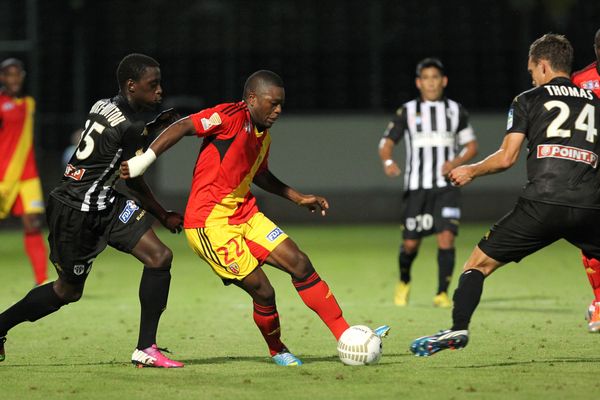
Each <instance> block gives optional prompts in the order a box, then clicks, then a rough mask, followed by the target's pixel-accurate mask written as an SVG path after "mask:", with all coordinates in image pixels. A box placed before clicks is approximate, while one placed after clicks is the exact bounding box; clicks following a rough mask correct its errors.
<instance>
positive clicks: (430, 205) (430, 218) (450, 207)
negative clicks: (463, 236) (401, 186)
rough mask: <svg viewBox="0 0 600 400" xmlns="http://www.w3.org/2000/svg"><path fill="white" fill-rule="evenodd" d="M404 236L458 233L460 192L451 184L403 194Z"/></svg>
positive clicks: (416, 236) (420, 236)
mask: <svg viewBox="0 0 600 400" xmlns="http://www.w3.org/2000/svg"><path fill="white" fill-rule="evenodd" d="M403 201H404V212H403V219H402V224H403V231H402V237H403V238H404V239H419V238H422V237H424V236H429V235H431V234H433V233H440V232H442V231H451V232H452V233H454V234H455V235H457V234H458V224H459V222H460V191H459V189H458V188H456V187H453V186H450V187H447V188H440V189H422V190H410V191H407V192H405V193H404V198H403Z"/></svg>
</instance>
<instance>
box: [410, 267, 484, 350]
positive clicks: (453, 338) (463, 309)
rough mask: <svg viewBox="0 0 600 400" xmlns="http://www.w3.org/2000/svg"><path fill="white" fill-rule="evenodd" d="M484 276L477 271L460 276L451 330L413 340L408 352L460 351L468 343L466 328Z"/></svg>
mask: <svg viewBox="0 0 600 400" xmlns="http://www.w3.org/2000/svg"><path fill="white" fill-rule="evenodd" d="M484 278H485V277H484V275H483V273H482V272H481V271H479V270H477V269H468V270H466V271H465V272H463V274H462V275H461V276H460V279H459V283H458V288H457V289H456V291H455V292H454V309H453V310H452V320H453V325H452V328H451V329H448V330H443V331H440V332H438V333H436V334H433V335H429V336H422V337H420V338H417V339H415V340H414V341H413V342H412V344H411V346H410V351H412V352H413V354H414V355H416V356H420V357H424V356H431V355H433V354H435V353H437V352H439V351H441V350H445V349H451V350H455V349H462V348H463V347H465V346H466V345H467V343H468V342H469V332H468V330H467V329H468V327H469V323H470V321H471V316H472V315H473V312H475V308H477V305H478V304H479V300H480V299H481V293H482V291H483V280H484Z"/></svg>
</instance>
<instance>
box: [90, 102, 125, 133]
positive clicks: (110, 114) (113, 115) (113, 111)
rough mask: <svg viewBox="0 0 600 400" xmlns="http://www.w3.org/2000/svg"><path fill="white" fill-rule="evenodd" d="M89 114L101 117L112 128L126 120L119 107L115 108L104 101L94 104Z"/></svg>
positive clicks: (115, 106)
mask: <svg viewBox="0 0 600 400" xmlns="http://www.w3.org/2000/svg"><path fill="white" fill-rule="evenodd" d="M90 114H98V115H102V116H103V117H104V118H106V120H107V121H108V123H109V124H110V126H112V127H115V126H117V125H119V124H120V123H121V122H123V121H126V120H127V118H126V117H125V116H124V115H123V112H122V111H121V110H120V109H119V107H117V105H116V104H114V103H111V102H109V101H106V100H98V101H97V102H96V104H94V105H93V106H92V109H91V110H90Z"/></svg>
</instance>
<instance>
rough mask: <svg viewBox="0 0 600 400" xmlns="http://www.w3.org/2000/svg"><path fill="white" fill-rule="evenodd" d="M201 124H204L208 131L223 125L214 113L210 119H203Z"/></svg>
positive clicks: (203, 126)
mask: <svg viewBox="0 0 600 400" xmlns="http://www.w3.org/2000/svg"><path fill="white" fill-rule="evenodd" d="M200 122H201V123H202V128H204V130H205V131H207V130H209V129H210V128H211V127H213V126H217V125H221V117H220V116H219V114H218V113H213V115H211V116H210V117H209V118H208V119H207V118H202V119H201V120H200Z"/></svg>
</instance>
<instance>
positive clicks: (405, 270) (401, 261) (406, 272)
mask: <svg viewBox="0 0 600 400" xmlns="http://www.w3.org/2000/svg"><path fill="white" fill-rule="evenodd" d="M417 253H418V252H417V251H415V252H414V253H412V254H408V253H407V252H406V251H405V250H404V246H400V255H399V256H398V265H399V268H400V280H401V281H402V282H404V283H408V282H410V268H411V266H412V263H413V261H414V260H415V258H417Z"/></svg>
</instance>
